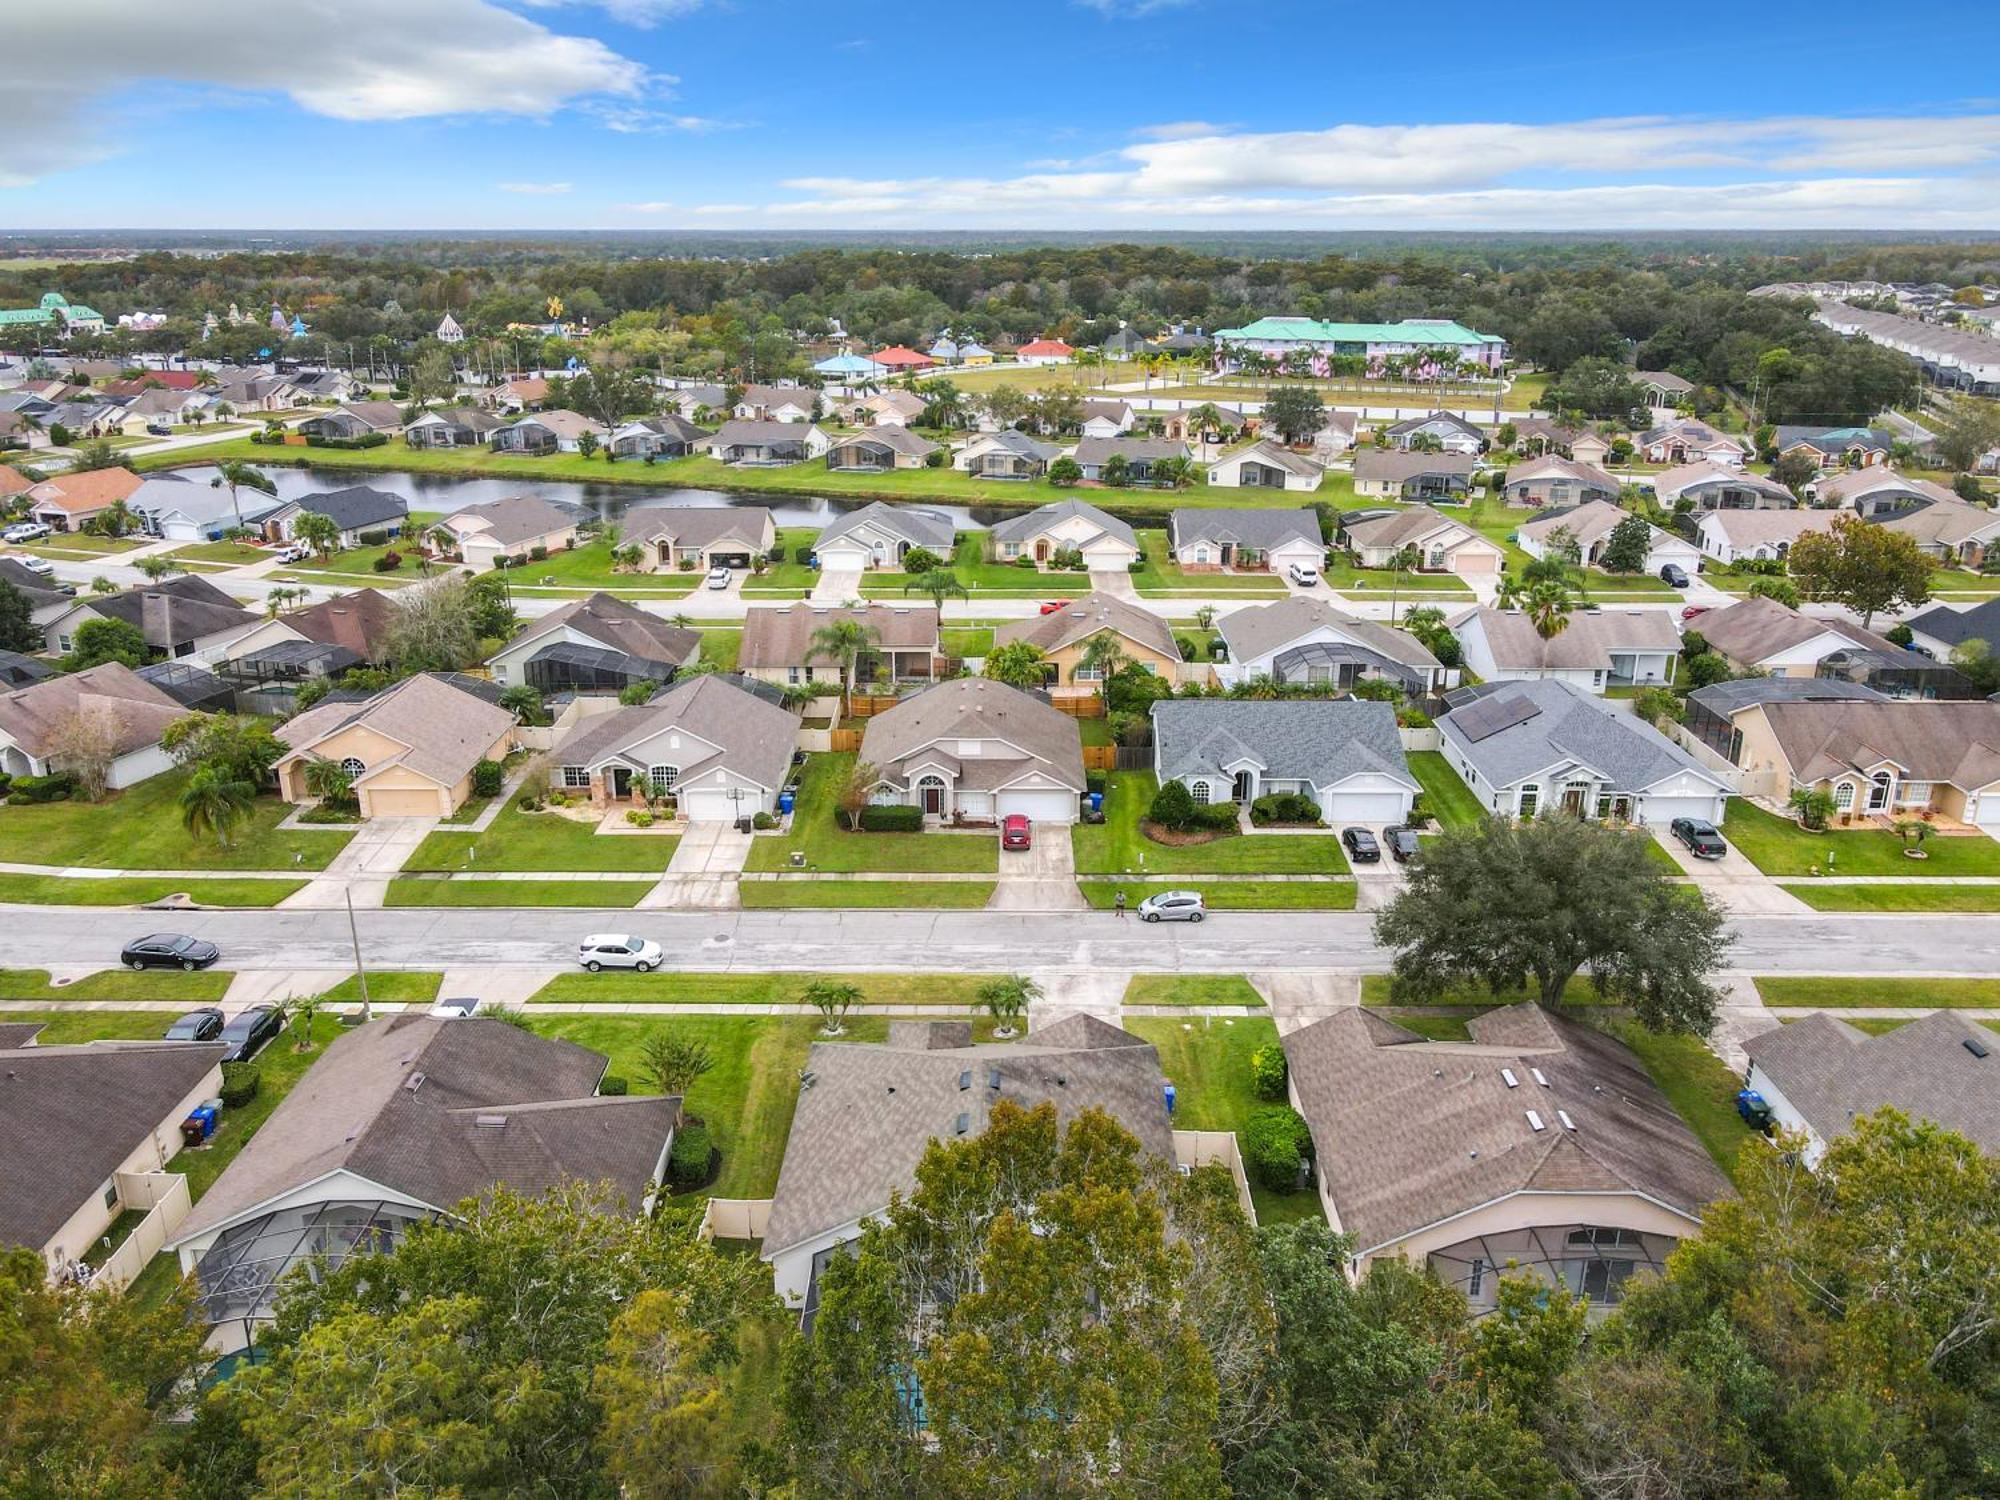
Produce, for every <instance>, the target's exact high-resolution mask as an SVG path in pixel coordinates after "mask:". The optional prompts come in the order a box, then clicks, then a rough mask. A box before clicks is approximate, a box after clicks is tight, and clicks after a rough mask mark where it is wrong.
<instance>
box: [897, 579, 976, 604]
mask: <svg viewBox="0 0 2000 1500" xmlns="http://www.w3.org/2000/svg"><path fill="white" fill-rule="evenodd" d="M903 592H904V593H906V594H929V595H930V596H931V603H932V604H934V605H936V606H937V608H938V611H939V612H940V613H942V612H943V610H944V601H945V600H947V599H967V598H970V597H971V596H970V595H969V594H967V593H966V592H965V585H964V584H962V583H960V582H959V581H958V575H957V574H956V573H954V572H952V570H951V569H950V568H932V569H931V570H930V571H929V572H928V573H919V574H918V575H917V576H916V577H915V578H912V579H911V580H910V581H909V582H908V583H906V584H904V585H903Z"/></svg>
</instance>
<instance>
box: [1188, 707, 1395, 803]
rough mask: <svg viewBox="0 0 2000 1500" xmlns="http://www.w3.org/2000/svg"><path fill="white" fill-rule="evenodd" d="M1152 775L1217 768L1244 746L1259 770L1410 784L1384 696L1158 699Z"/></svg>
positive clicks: (1325, 781) (1319, 781) (1282, 776)
mask: <svg viewBox="0 0 2000 1500" xmlns="http://www.w3.org/2000/svg"><path fill="white" fill-rule="evenodd" d="M1153 737H1154V743H1155V744H1156V745H1157V746H1158V760H1159V767H1160V774H1161V775H1162V776H1163V777H1166V778H1168V779H1178V778H1180V777H1183V776H1187V775H1190V774H1193V773H1196V772H1203V771H1205V772H1210V773H1220V772H1222V771H1223V770H1224V768H1225V766H1226V765H1227V764H1228V763H1229V762H1231V761H1233V760H1235V759H1237V758H1238V757H1239V756H1241V755H1243V754H1245V753H1246V752H1247V753H1248V754H1250V755H1252V756H1254V757H1255V758H1256V759H1257V760H1259V761H1261V762H1262V763H1263V765H1264V775H1265V777H1267V778H1276V779H1278V780H1281V781H1289V780H1291V779H1293V778H1294V777H1296V778H1299V779H1301V780H1305V781H1309V782H1311V783H1312V784H1313V785H1314V786H1316V787H1319V786H1330V785H1332V784H1333V783H1334V782H1336V781H1339V780H1341V779H1343V778H1344V777H1347V776H1351V775H1353V774H1354V773H1355V772H1357V771H1374V772H1379V773H1381V774H1383V775H1386V776H1393V777H1394V778H1396V780H1398V781H1400V782H1401V783H1402V784H1403V785H1405V786H1407V787H1409V788H1410V789H1411V790H1412V791H1415V790H1416V789H1417V781H1416V778H1415V777H1414V776H1412V775H1411V774H1410V768H1409V763H1408V762H1407V761H1406V760H1405V759H1404V758H1403V744H1402V737H1401V736H1400V735H1399V734H1398V733H1397V731H1396V711H1395V709H1394V708H1392V707H1390V706H1389V705H1388V704H1386V703H1375V702H1370V701H1367V700H1364V699H1359V698H1344V699H1337V700H1313V701H1298V702H1291V701H1284V700H1275V699H1274V700H1269V701H1264V700H1244V701H1233V700H1232V701H1225V700H1221V699H1206V698H1177V699H1163V700H1162V701H1160V702H1158V703H1155V704H1154V705H1153Z"/></svg>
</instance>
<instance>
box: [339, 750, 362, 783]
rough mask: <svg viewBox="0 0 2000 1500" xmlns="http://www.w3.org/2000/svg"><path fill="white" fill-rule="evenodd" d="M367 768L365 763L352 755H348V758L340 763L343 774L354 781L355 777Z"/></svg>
mask: <svg viewBox="0 0 2000 1500" xmlns="http://www.w3.org/2000/svg"><path fill="white" fill-rule="evenodd" d="M367 769H368V767H366V766H365V765H363V764H362V763H361V762H360V761H358V760H356V759H355V758H354V757H353V756H351V755H350V756H348V757H347V759H346V760H344V761H342V762H341V763H340V770H341V774H342V775H344V776H346V777H347V779H348V780H349V781H352V780H353V779H354V778H355V777H357V776H359V775H360V774H361V773H362V772H363V771H365V770H367Z"/></svg>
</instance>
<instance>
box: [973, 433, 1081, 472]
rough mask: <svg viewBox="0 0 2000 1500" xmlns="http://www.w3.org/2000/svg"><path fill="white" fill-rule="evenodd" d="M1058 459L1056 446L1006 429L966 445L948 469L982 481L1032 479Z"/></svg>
mask: <svg viewBox="0 0 2000 1500" xmlns="http://www.w3.org/2000/svg"><path fill="white" fill-rule="evenodd" d="M1060 457H1062V449H1061V448H1060V447H1058V446H1057V445H1056V444H1054V443H1045V442H1043V441H1042V440H1041V439H1040V438H1036V437H1030V436H1029V435H1028V434H1027V433H1025V432H1017V431H1015V430H1014V429H1013V428H1011V427H1006V428H1002V429H1001V430H1000V431H999V432H986V433H981V434H980V435H979V436H978V437H975V438H972V439H971V440H969V441H968V442H966V443H965V444H964V445H963V446H961V447H960V448H959V450H958V452H957V453H955V454H953V455H952V460H951V466H952V467H953V468H954V469H962V470H963V471H964V472H966V473H968V474H976V475H978V476H979V477H980V478H981V479H1035V478H1039V477H1040V476H1041V475H1043V474H1046V473H1047V472H1048V469H1049V465H1050V464H1052V463H1054V462H1055V461H1056V460H1057V459H1058V458H1060Z"/></svg>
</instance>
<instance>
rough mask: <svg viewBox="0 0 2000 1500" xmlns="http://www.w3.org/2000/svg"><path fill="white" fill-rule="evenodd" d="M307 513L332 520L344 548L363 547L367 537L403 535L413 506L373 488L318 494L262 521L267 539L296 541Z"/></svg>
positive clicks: (287, 505)
mask: <svg viewBox="0 0 2000 1500" xmlns="http://www.w3.org/2000/svg"><path fill="white" fill-rule="evenodd" d="M307 511H312V512H314V513H315V514H317V515H322V516H326V517H329V518H330V519H331V520H332V521H333V524H334V525H336V526H338V527H339V528H340V545H341V546H342V547H343V548H347V547H360V546H364V545H366V544H365V543H364V542H363V541H362V540H361V538H362V536H363V535H364V534H366V533H372V532H378V531H380V532H391V533H393V532H398V531H401V530H402V528H403V525H404V523H405V522H407V521H408V520H409V519H410V502H409V501H407V500H405V499H404V498H403V497H402V496H401V495H397V494H393V493H391V492H390V491H388V490H378V489H376V488H375V487H374V486H373V485H369V484H350V485H348V486H346V487H345V488H344V489H338V490H316V491H314V492H313V493H312V494H310V495H301V496H299V498H298V499H296V500H291V501H287V502H286V503H285V504H284V505H281V506H279V507H278V508H277V509H276V510H274V511H271V512H269V513H268V514H266V515H265V516H264V518H263V521H262V525H263V528H264V535H265V538H266V539H267V540H269V541H274V542H276V541H290V540H292V538H293V537H294V536H296V535H297V528H298V520H299V517H300V516H302V515H304V514H305V513H306V512H307Z"/></svg>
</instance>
